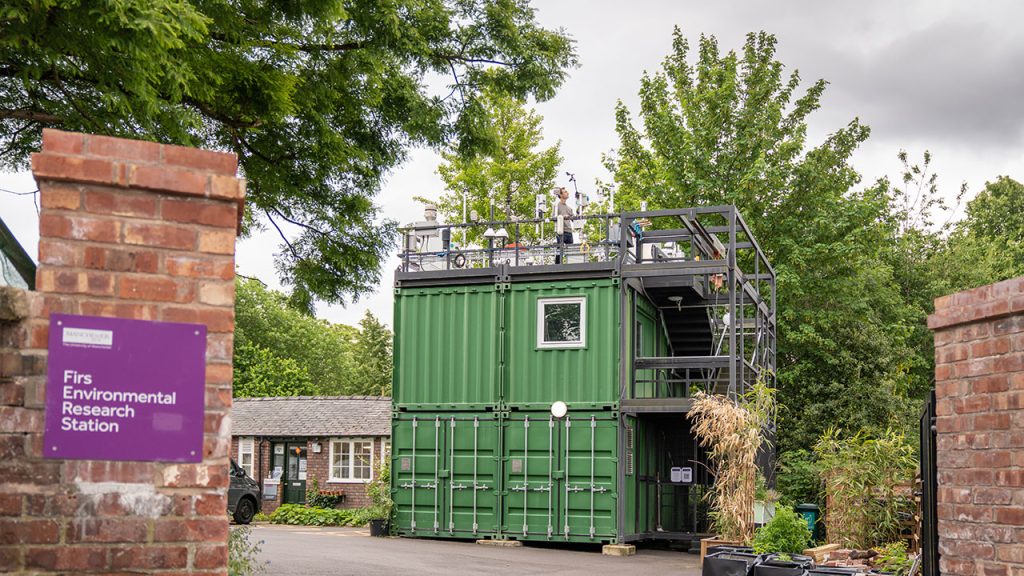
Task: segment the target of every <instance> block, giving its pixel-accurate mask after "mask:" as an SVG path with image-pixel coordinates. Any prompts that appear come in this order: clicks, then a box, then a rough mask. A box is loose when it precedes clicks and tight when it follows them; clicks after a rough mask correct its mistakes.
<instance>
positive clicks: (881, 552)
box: [874, 540, 913, 576]
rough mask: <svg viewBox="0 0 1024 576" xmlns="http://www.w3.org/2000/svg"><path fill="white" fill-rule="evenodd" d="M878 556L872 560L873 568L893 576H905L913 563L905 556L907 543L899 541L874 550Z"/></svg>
mask: <svg viewBox="0 0 1024 576" xmlns="http://www.w3.org/2000/svg"><path fill="white" fill-rule="evenodd" d="M875 550H876V551H878V556H876V557H875V558H874V565H875V568H876V569H878V570H881V571H882V572H885V573H888V574H893V575H894V576H907V575H908V574H909V573H910V567H911V566H912V565H913V561H911V560H910V557H909V556H907V543H906V542H904V541H902V540H899V541H896V542H890V543H889V544H886V545H884V546H878V547H876V548H875Z"/></svg>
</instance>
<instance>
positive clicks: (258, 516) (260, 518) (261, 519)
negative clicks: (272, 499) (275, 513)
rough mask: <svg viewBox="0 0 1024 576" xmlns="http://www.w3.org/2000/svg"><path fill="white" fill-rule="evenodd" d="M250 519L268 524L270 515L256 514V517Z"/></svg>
mask: <svg viewBox="0 0 1024 576" xmlns="http://www.w3.org/2000/svg"><path fill="white" fill-rule="evenodd" d="M252 519H253V521H255V522H269V521H270V515H269V514H264V513H263V512H257V513H256V515H255V516H253V517H252Z"/></svg>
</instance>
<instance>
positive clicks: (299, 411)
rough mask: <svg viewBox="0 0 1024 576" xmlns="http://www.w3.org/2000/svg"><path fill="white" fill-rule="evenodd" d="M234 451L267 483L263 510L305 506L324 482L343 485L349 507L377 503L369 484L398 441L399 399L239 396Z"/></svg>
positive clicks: (234, 414)
mask: <svg viewBox="0 0 1024 576" xmlns="http://www.w3.org/2000/svg"><path fill="white" fill-rule="evenodd" d="M231 420H232V431H231V457H232V458H234V459H235V461H236V462H238V464H239V465H240V466H241V467H243V468H245V470H246V472H247V473H248V474H249V475H250V476H251V477H252V478H254V479H255V480H256V481H257V482H259V483H260V485H261V486H262V487H263V512H265V513H267V514H269V513H271V512H273V511H274V510H275V509H276V508H277V507H278V506H280V505H281V504H285V503H290V504H302V503H304V502H305V500H306V489H307V488H312V486H313V483H314V481H316V483H317V485H318V486H319V488H320V490H325V491H326V490H330V491H342V492H344V494H345V500H344V502H343V503H342V505H341V506H342V507H343V508H361V507H365V506H369V504H370V502H369V500H368V498H367V497H366V483H367V482H369V481H370V480H371V479H372V478H373V475H374V467H375V465H376V464H377V462H378V461H379V460H380V458H381V456H382V455H383V454H389V453H390V447H391V398H388V397H376V396H296V397H288V398H238V399H236V400H235V402H234V405H233V406H232V407H231Z"/></svg>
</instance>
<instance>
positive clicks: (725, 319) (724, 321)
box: [722, 312, 732, 326]
mask: <svg viewBox="0 0 1024 576" xmlns="http://www.w3.org/2000/svg"><path fill="white" fill-rule="evenodd" d="M731 323H732V316H729V313H728V312H726V313H725V316H722V324H725V325H726V326H728V325H729V324H731Z"/></svg>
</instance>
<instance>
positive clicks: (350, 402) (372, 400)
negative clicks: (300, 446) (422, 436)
mask: <svg viewBox="0 0 1024 576" xmlns="http://www.w3.org/2000/svg"><path fill="white" fill-rule="evenodd" d="M231 421H232V423H231V435H232V436H390V435H391V398H389V397H386V396H290V397H274V398H235V400H234V402H233V405H232V406H231Z"/></svg>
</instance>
